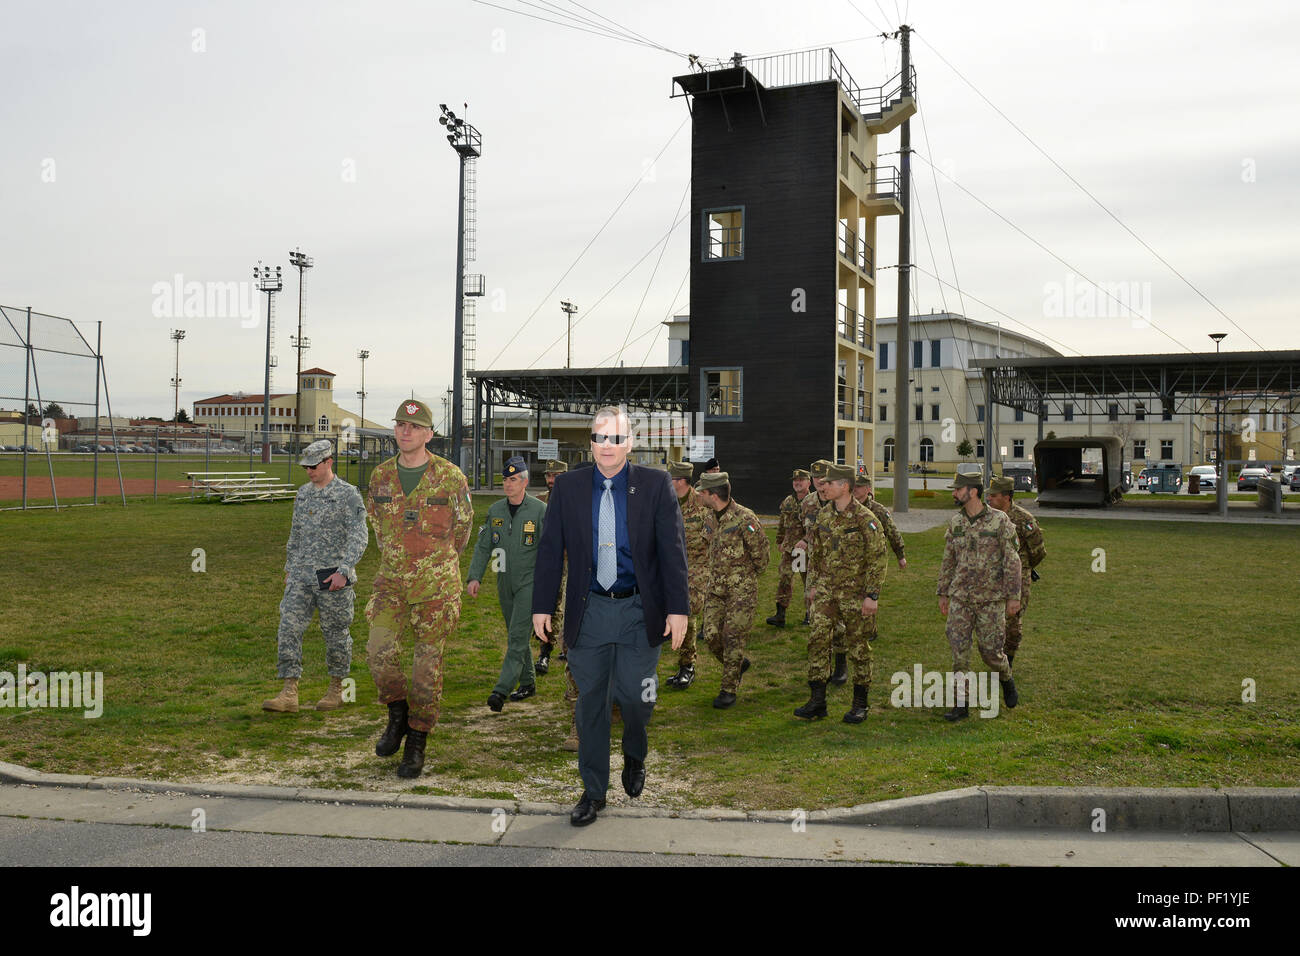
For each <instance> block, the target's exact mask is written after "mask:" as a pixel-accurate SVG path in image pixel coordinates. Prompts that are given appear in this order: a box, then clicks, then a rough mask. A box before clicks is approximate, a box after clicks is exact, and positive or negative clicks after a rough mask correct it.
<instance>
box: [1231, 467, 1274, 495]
mask: <svg viewBox="0 0 1300 956" xmlns="http://www.w3.org/2000/svg"><path fill="white" fill-rule="evenodd" d="M1267 477H1268V469H1267V468H1243V469H1241V471H1240V472H1239V473H1238V474H1237V490H1238V491H1249V490H1250V489H1252V488H1258V487H1259V479H1261V478H1267Z"/></svg>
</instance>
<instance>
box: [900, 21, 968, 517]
mask: <svg viewBox="0 0 1300 956" xmlns="http://www.w3.org/2000/svg"><path fill="white" fill-rule="evenodd" d="M910 32H911V28H910V27H909V26H907V24H903V25H902V26H900V27H899V28H898V38H899V42H900V43H901V45H902V49H903V73H902V79H903V92H902V96H903V99H907V98H908V97H909V96H911V95H912V59H911V47H910V44H909V42H908V34H909V33H910ZM898 160H899V162H898V199H899V204H900V205H901V206H902V207H903V214H902V215H901V216H899V217H898V312H897V315H898V346H897V348H898V359H897V366H898V367H897V368H896V369H895V370H894V390H895V392H896V393H897V396H898V402H897V404H898V415H897V416H896V418H895V423H894V468H895V472H894V511H895V512H906V511H907V504H908V500H907V499H908V489H909V486H910V484H911V479H910V477H909V475H908V457H909V456H908V448H909V446H908V442H909V441H911V435H910V433H909V430H908V421H907V407H908V405H910V404H912V394H911V393H910V392H909V391H908V390H907V380H908V374H907V372H908V365H909V364H910V363H911V361H912V347H911V337H912V336H911V333H912V329H911V315H912V309H911V305H910V303H909V302H908V282H909V280H910V279H911V269H912V245H911V225H912V219H911V215H910V212H909V210H910V207H911V192H912V121H911V120H910V119H905V120H903V126H902V129H901V131H900V133H899V143H898ZM985 402H986V404H987V403H988V399H987V397H986V398H985Z"/></svg>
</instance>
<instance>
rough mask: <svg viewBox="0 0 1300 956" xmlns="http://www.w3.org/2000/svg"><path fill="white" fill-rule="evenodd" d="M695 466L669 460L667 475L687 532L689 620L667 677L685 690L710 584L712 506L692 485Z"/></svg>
mask: <svg viewBox="0 0 1300 956" xmlns="http://www.w3.org/2000/svg"><path fill="white" fill-rule="evenodd" d="M694 474H695V466H694V465H692V464H691V463H690V462H689V461H671V462H669V463H668V476H669V477H670V478H671V479H672V482H673V491H674V492H676V493H677V504H678V506H680V507H681V509H682V527H683V528H684V529H685V532H686V578H687V585H688V587H689V590H690V596H691V614H690V620H689V622H688V623H687V625H686V639H685V640H683V641H682V647H681V651H680V653H679V654H678V656H677V673H676V674H674V675H673V676H672V677H670V678H668V681H667V683H668V686H669V687H675V688H677V690H685V689H686V688H688V687H690V686H691V682H692V681H694V680H695V655H696V642H695V635H696V634H697V633H698V627H699V623H700V619H701V617H702V616H703V614H704V597H705V595H706V594H707V593H708V587H709V534H708V530H709V527H710V522H712V520H713V510H712V509H711V508H710V507H709V506H708V505H706V504H705V503H704V498H703V496H702V495H701V494H700V493H699V492H698V491H696V490H695V489H694V488H692V487H691V476H692V475H694Z"/></svg>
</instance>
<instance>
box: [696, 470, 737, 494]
mask: <svg viewBox="0 0 1300 956" xmlns="http://www.w3.org/2000/svg"><path fill="white" fill-rule="evenodd" d="M729 484H731V478H730V477H728V475H727V473H726V472H725V471H706V472H705V473H704V474H703V475H701V476H700V483H699V485H698V487H699V489H700V491H712V490H713V489H714V488H721V487H722V486H723V485H729Z"/></svg>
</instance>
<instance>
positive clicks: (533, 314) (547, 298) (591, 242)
mask: <svg viewBox="0 0 1300 956" xmlns="http://www.w3.org/2000/svg"><path fill="white" fill-rule="evenodd" d="M689 121H690V117H687V118H686V119H684V120H682V122H681V125H680V126H678V127H677V129H675V130H673V134H672V135H671V136H669V137H668V142H666V143H664V145H663V147H662V148H661V149H660V150H659V152H658V153H656V154H655V158H654V159H653V160H651V164H652V165H653V164H654V163H655V162H657V161H658V160H659V157H660V156H662V155H663V154H664V153H665V152H667V150H668V147H669V146H671V145H672V143H673V140H675V139H676V138H677V134H678V133H680V132H681V131H682V130H683V129H684V128H685V127H686V124H687V123H688V122H689ZM643 182H645V174H644V173H642V174H641V175H640V176H638V177H637V179H636V182H634V183H633V184H632V188H631V189H629V190H628V191H627V195H625V196H624V197H623V198H622V199H621V200H620V201H619V204H618V205H617V206H615V207H614V211H613V212H611V213H610V214H609V216H608V218H606V220H605V221H604V222H603V223H601V226H600V228H599V229H597V230H596V234H595V235H594V236H592V237H591V239H590V240H589V241H588V242H587V244H586V245H585V246H583V247H582V251H581V252H579V253H578V256H577V258H576V259H574V260H573V262H571V263H569V268H567V269H565V270H564V275H562V276H560V278H558V279H557V280H556V281H555V285H553V286H551V289H550V291H549V292H547V293H546V295H545V296H543V297H542V300H541V301H540V302H538V303H537V307H536V308H535V309H533V311H532V312H531V313H529V315H528V318H526V319H524V321H523V322H521V323H520V325H519V328H517V329H515V334H514V335H512V336H510V338H509V340H507V342H506V344H505V345H503V346H501V348H500V350H499V351H498V352H497V354H496V355H494V356H493V357H492V361H491V362H489V363H488V367H489V368H490V367H491V366H493V365H495V364H496V362H497V359H499V358H500V357H501V356H502V354H503V353H504V352H505V350H506V349H508V348H509V347H510V345H511V343H513V342H514V340H515V339H517V338H519V336H520V334H521V333H522V332H523V331H524V329H525V328H526V327H527V326H528V323H529V322H531V321H532V320H533V319H534V318H535V317H536V315H537V313H538V312H540V311H541V310H542V307H543V306H545V305H546V304H547V303H548V302H550V301H551V296H552V295H554V294H555V290H556V289H558V288H559V287H560V283H561V282H563V281H564V280H565V279H567V278H568V276H569V273H570V272H572V271H573V270H574V268H575V267H576V266H577V265H578V263H579V262H581V261H582V257H583V256H585V255H586V254H587V251H588V250H589V249H590V248H591V247H592V246H593V245H594V244H595V242H596V240H597V239H599V238H600V234H601V233H602V232H604V231H605V228H606V227H607V226H608V225H609V224H610V223H611V222H613V221H614V217H615V216H617V215H618V213H619V210H620V209H622V208H623V207H624V206H625V205H626V204H627V201H628V200H629V199H631V198H632V194H633V193H634V192H636V191H637V188H638V187H639V186H640V185H641V184H642V183H643Z"/></svg>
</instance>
